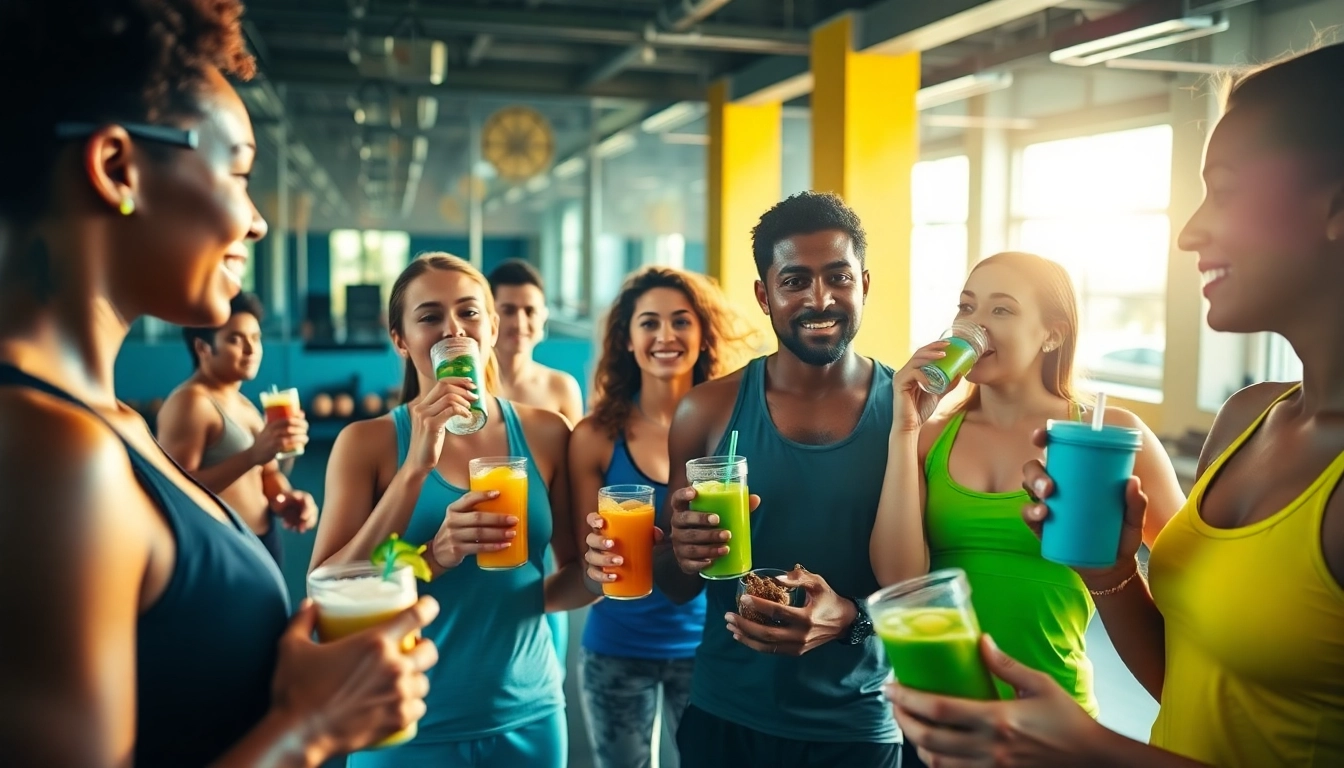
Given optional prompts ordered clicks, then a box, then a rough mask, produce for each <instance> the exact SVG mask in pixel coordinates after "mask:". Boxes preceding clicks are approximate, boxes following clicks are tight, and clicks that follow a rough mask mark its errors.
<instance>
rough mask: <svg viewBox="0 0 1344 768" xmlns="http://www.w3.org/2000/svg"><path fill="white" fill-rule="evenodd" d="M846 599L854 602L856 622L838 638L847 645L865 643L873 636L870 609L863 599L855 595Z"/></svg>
mask: <svg viewBox="0 0 1344 768" xmlns="http://www.w3.org/2000/svg"><path fill="white" fill-rule="evenodd" d="M845 599H846V600H848V601H850V602H851V603H853V604H854V610H855V611H857V613H855V614H854V623H853V624H850V625H849V629H848V630H846V631H845V632H842V633H841V634H840V636H839V637H837V638H836V640H838V641H840V642H842V643H844V644H845V645H863V642H864V641H865V640H867V639H868V638H870V637H872V636H873V620H872V619H871V618H869V617H868V609H867V608H865V607H864V606H863V601H862V600H859V599H857V598H853V597H846V598H845Z"/></svg>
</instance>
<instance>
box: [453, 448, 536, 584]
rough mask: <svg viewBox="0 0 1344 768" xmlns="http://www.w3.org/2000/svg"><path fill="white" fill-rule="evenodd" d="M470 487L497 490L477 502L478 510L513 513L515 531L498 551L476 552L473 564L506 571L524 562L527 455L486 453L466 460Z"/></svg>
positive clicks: (489, 569)
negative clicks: (490, 454)
mask: <svg viewBox="0 0 1344 768" xmlns="http://www.w3.org/2000/svg"><path fill="white" fill-rule="evenodd" d="M467 471H468V472H470V474H471V490H473V491H499V496H498V497H496V498H494V499H491V500H489V501H483V502H481V503H480V504H477V505H476V511H478V512H493V513H495V514H499V515H513V516H514V517H516V518H518V524H517V525H515V526H513V530H514V531H517V533H518V535H517V536H515V537H514V538H513V539H512V540H511V542H510V545H509V546H508V547H506V548H505V549H501V550H499V551H498V552H481V553H479V554H477V555H476V566H477V567H478V568H480V569H481V570H484V571H507V570H511V569H513V568H518V567H520V566H522V565H523V564H524V563H526V562H527V458H526V457H524V456H487V457H485V458H480V459H472V460H471V461H470V462H468V463H467Z"/></svg>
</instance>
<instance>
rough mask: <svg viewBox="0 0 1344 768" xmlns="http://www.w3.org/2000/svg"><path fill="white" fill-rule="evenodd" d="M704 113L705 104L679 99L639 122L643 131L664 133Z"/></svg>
mask: <svg viewBox="0 0 1344 768" xmlns="http://www.w3.org/2000/svg"><path fill="white" fill-rule="evenodd" d="M704 113H705V105H704V104H702V103H699V102H693V101H679V102H677V103H676V104H673V105H672V106H670V107H668V108H667V109H664V110H662V111H660V112H658V113H656V114H653V115H649V116H648V117H646V118H644V121H643V122H641V123H640V124H639V127H640V128H642V129H643V130H644V132H645V133H664V132H666V131H671V130H674V129H677V128H680V127H681V126H683V125H685V124H687V123H689V122H691V121H692V120H695V119H696V118H698V117H700V116H701V115H703V114H704Z"/></svg>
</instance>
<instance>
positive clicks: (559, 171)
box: [555, 157, 588, 179]
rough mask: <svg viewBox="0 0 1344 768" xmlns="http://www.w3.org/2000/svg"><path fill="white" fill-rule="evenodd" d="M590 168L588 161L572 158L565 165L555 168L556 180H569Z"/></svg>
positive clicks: (561, 164)
mask: <svg viewBox="0 0 1344 768" xmlns="http://www.w3.org/2000/svg"><path fill="white" fill-rule="evenodd" d="M587 167H588V161H586V160H584V159H583V158H582V157H571V158H569V159H568V160H566V161H565V162H563V163H560V164H559V165H557V166H555V178H557V179H568V178H569V177H571V176H578V175H579V174H580V173H583V171H584V169H586V168H587Z"/></svg>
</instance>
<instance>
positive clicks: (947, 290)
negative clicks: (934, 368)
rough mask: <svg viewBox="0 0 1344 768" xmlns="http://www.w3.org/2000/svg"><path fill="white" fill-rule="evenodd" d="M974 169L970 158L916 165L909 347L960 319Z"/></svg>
mask: <svg viewBox="0 0 1344 768" xmlns="http://www.w3.org/2000/svg"><path fill="white" fill-rule="evenodd" d="M970 184H971V169H970V163H969V161H968V160H967V158H966V156H965V155H957V156H954V157H945V158H942V159H938V160H926V161H924V162H920V163H915V167H914V170H913V172H912V173H911V177H910V193H911V197H912V203H913V205H912V214H913V220H914V229H913V230H912V232H911V242H910V286H911V290H910V349H911V351H912V352H913V351H914V350H915V349H917V348H919V347H921V346H923V345H925V344H928V343H929V342H930V341H933V340H934V339H937V338H938V337H939V336H940V335H941V334H942V332H943V330H944V329H946V328H947V326H949V325H951V323H952V320H953V319H955V318H956V315H957V300H958V297H959V296H960V295H961V287H962V285H963V284H964V283H965V281H966V266H967V244H966V219H967V215H968V211H969V201H970Z"/></svg>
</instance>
